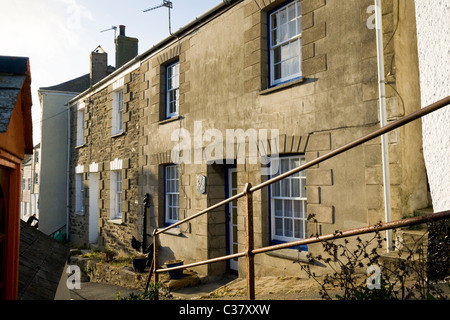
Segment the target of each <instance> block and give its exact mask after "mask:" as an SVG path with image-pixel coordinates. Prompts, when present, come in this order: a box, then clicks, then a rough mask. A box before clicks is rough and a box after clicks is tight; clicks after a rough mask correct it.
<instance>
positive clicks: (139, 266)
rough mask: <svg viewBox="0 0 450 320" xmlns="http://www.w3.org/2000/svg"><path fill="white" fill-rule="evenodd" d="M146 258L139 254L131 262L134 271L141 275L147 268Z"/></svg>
mask: <svg viewBox="0 0 450 320" xmlns="http://www.w3.org/2000/svg"><path fill="white" fill-rule="evenodd" d="M147 261H148V258H147V256H146V255H143V254H139V255H137V256H135V257H134V258H133V260H132V262H133V268H134V271H136V272H140V273H143V272H144V271H145V267H146V266H147Z"/></svg>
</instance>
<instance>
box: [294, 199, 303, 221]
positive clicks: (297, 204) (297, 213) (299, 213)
mask: <svg viewBox="0 0 450 320" xmlns="http://www.w3.org/2000/svg"><path fill="white" fill-rule="evenodd" d="M293 202H294V217H295V218H302V217H303V205H302V203H303V201H300V200H294V201H293Z"/></svg>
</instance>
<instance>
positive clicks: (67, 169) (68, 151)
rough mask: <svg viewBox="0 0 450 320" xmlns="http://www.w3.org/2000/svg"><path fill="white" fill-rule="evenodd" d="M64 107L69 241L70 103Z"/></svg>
mask: <svg viewBox="0 0 450 320" xmlns="http://www.w3.org/2000/svg"><path fill="white" fill-rule="evenodd" d="M65 106H66V107H67V167H66V240H67V241H69V213H70V212H69V180H70V179H69V177H70V103H67V104H66V105H65Z"/></svg>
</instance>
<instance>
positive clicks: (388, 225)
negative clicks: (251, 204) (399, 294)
mask: <svg viewBox="0 0 450 320" xmlns="http://www.w3.org/2000/svg"><path fill="white" fill-rule="evenodd" d="M444 219H450V210H449V211H443V212H439V213H431V214H428V215H425V216H420V217H412V218H407V219H402V220H397V221H391V222H385V223H380V224H376V225H372V226H368V227H362V228H356V229H350V230H347V231H343V232H339V233H333V234H327V235H323V236H318V237H312V238H308V239H303V240H298V241H293V242H287V243H283V244H278V245H273V246H268V247H264V248H258V249H254V250H252V253H253V254H254V255H256V254H260V253H265V252H269V251H276V250H280V249H287V248H291V247H295V246H299V245H305V244H311V243H317V242H321V241H327V240H335V239H341V238H346V237H352V236H357V235H360V234H366V233H371V232H375V231H384V230H388V229H397V228H402V227H408V226H412V225H416V224H422V223H427V222H431V221H438V220H444ZM246 255H247V252H246V251H245V252H240V253H235V254H231V255H227V256H222V257H218V258H213V259H209V260H204V261H199V262H195V263H191V264H186V265H182V266H178V267H173V268H167V269H158V270H156V272H158V273H161V272H166V271H174V270H179V269H186V268H192V267H198V266H201V265H205V264H209V263H214V262H220V261H225V260H230V259H234V258H241V257H245V256H246Z"/></svg>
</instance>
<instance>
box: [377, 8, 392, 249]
mask: <svg viewBox="0 0 450 320" xmlns="http://www.w3.org/2000/svg"><path fill="white" fill-rule="evenodd" d="M375 27H376V28H375V30H376V37H377V60H378V90H379V102H380V126H381V127H384V126H385V125H386V124H387V116H386V85H385V79H384V49H383V23H382V12H381V0H375ZM381 155H382V160H383V184H384V208H385V220H386V222H390V221H391V182H390V177H389V151H388V136H387V134H384V135H382V136H381ZM386 244H387V248H386V249H387V252H390V251H392V230H387V231H386Z"/></svg>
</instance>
